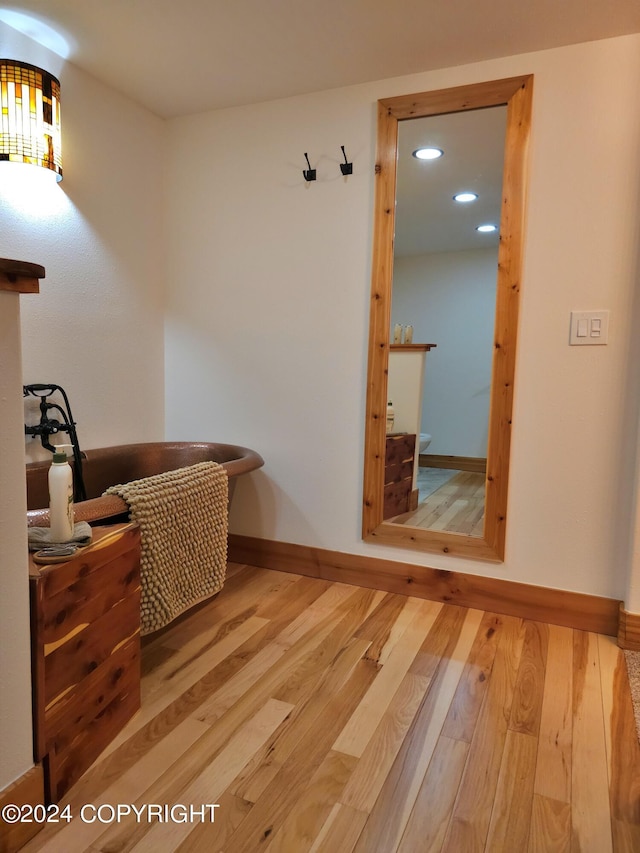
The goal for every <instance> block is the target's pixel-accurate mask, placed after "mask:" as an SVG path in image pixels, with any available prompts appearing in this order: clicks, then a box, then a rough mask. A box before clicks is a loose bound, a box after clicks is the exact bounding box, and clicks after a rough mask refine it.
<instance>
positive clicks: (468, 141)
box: [394, 106, 507, 257]
mask: <svg viewBox="0 0 640 853" xmlns="http://www.w3.org/2000/svg"><path fill="white" fill-rule="evenodd" d="M506 124H507V108H506V106H502V107H492V108H491V109H482V110H469V111H468V112H461V113H449V114H446V115H438V116H428V117H427V118H417V119H411V121H401V122H399V124H398V176H397V187H396V221H395V241H394V254H395V256H396V257H400V256H403V255H417V254H423V253H425V252H453V251H459V250H465V249H486V248H490V247H492V248H496V249H497V246H498V233H497V232H496V233H494V234H480V233H478V232H477V231H476V226H478V225H481V224H483V223H493V224H494V225H499V224H500V204H501V197H502V193H501V189H502V166H503V160H504V141H505V131H506ZM424 146H434V147H436V148H440V149H441V150H442V151H444V154H443V155H442V157H440V159H438V160H429V161H424V160H417V159H416V158H415V157H414V156H413V152H414V151H415V150H416V149H417V148H421V147H424ZM469 191H470V192H475V193H477V195H478V198H477V199H476V201H474V202H470V203H468V204H460V203H458V202H455V201H454V200H453V196H454V195H455V194H456V193H458V192H469Z"/></svg>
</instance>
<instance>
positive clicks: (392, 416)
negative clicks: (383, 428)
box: [387, 400, 396, 435]
mask: <svg viewBox="0 0 640 853" xmlns="http://www.w3.org/2000/svg"><path fill="white" fill-rule="evenodd" d="M395 419H396V413H395V412H394V411H393V403H392V402H391V400H389V402H388V403H387V435H388V434H389V433H390V432H393V424H394V422H395Z"/></svg>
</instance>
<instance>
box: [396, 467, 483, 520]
mask: <svg viewBox="0 0 640 853" xmlns="http://www.w3.org/2000/svg"><path fill="white" fill-rule="evenodd" d="M484 495H485V475H484V474H478V473H475V472H472V471H460V473H458V474H455V475H454V476H453V477H452V478H451V479H450V480H448V481H447V482H446V483H445V484H444V485H443V486H440V487H439V488H438V489H436V490H435V492H433V493H432V494H430V495H429V496H428V497H427V498H426V499H425V500H424V501H421V503H420V504H419V505H418V507H417V508H416V509H415V510H413V511H412V512H405V513H403V514H402V515H397V516H395V517H394V518H390V519H389V521H392V522H394V523H395V524H406V525H408V526H409V527H421V528H423V529H425V530H443V531H447V532H448V533H464V534H466V535H468V536H482V535H483V531H484Z"/></svg>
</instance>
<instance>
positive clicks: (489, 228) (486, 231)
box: [476, 223, 498, 234]
mask: <svg viewBox="0 0 640 853" xmlns="http://www.w3.org/2000/svg"><path fill="white" fill-rule="evenodd" d="M497 230H498V226H497V225H490V224H489V223H487V224H486V225H478V227H477V228H476V231H480V232H482V234H489V233H491V232H492V231H497Z"/></svg>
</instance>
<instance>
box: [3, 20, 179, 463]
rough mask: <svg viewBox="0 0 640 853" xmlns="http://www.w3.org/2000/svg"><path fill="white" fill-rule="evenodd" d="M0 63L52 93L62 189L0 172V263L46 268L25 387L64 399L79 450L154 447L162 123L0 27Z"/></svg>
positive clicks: (158, 417)
mask: <svg viewBox="0 0 640 853" xmlns="http://www.w3.org/2000/svg"><path fill="white" fill-rule="evenodd" d="M0 55H2V56H8V57H14V58H19V59H21V60H23V61H26V62H31V63H33V64H35V65H40V66H41V67H43V68H46V69H47V70H48V71H51V72H52V73H53V74H55V75H56V76H57V77H58V78H59V79H60V84H61V104H62V135H63V137H62V151H63V169H64V180H63V181H62V183H60V184H58V185H56V184H55V181H52V180H49V178H50V177H51V176H50V175H48V174H46V172H44V170H42V169H37V168H33V169H31V168H30V167H29V168H27V167H24V166H21V165H20V166H15V165H14V164H0V170H1V171H0V257H7V258H17V259H20V260H27V261H33V262H35V263H39V264H42V265H43V266H44V267H45V269H46V278H45V279H44V280H43V281H42V283H41V288H40V295H38V296H34V297H26V296H25V297H23V301H22V336H23V344H24V346H23V368H24V370H23V376H24V382H25V383H32V382H45V383H54V384H57V385H61V386H62V387H63V388H65V390H66V391H67V393H68V395H69V398H70V402H71V407H72V410H73V415H74V418H75V420H76V421H77V422H78V435H79V440H80V444H81V446H82V447H83V448H85V449H88V448H90V447H104V446H105V445H109V444H121V443H124V442H126V441H135V440H154V439H159V438H162V436H163V433H164V420H163V418H164V405H163V395H164V382H163V371H164V368H163V346H164V342H163V320H162V310H163V308H162V305H163V279H164V268H165V264H164V258H163V245H164V243H163V240H162V228H163V220H162V207H163V203H164V174H163V164H164V153H165V152H164V147H163V141H164V122H163V121H161V120H160V119H158V118H156V117H155V116H153V115H151V114H150V113H148V112H147V111H145V110H143V109H141V108H140V107H138V106H137V105H135V104H133V103H132V102H131V101H129V100H127V99H125V98H123V97H121V96H120V95H118V94H117V93H116V92H114V91H113V90H111V89H109V88H107V87H105V86H102V85H101V84H100V83H98V82H97V81H96V80H95V79H94V78H92V77H90V76H89V75H88V74H85V73H83V72H81V71H79V70H78V69H77V68H75V67H74V66H72V65H70V64H68V63H65V62H64V61H63V60H61V59H60V57H58V56H56V55H55V54H52V53H51V52H50V51H48V50H46V49H45V48H43V47H40V46H39V45H37V44H36V43H35V42H33V41H31V40H30V39H28V38H26V37H24V36H22V35H20V34H19V33H17V32H16V31H15V30H13V29H12V28H10V27H8V26H6V25H5V24H2V23H0ZM9 173H11V177H14V176H15V174H16V173H18V180H17V182H13V183H12V182H11V181H10V180H9V179H8V178H7V175H8V174H9ZM27 173H33V174H30V177H31V178H32V180H31V181H30V182H29V183H27V180H26V178H27V177H28V176H29V174H27ZM25 187H27V189H25ZM27 453H28V457H29V458H48V456H49V454H48V453H47V452H46V451H43V450H42V448H41V447H40V445H39V442H38V441H37V440H31V439H29V441H28V443H27Z"/></svg>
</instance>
